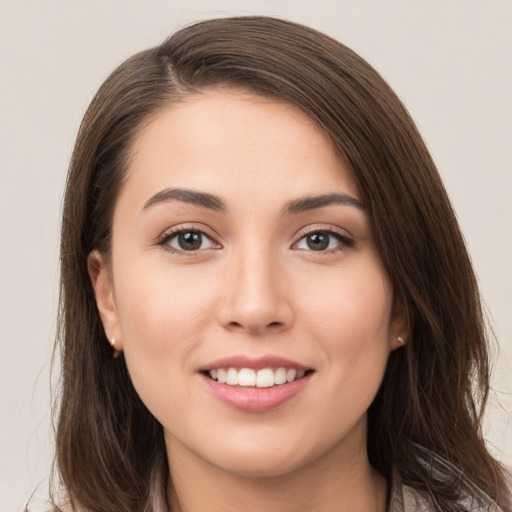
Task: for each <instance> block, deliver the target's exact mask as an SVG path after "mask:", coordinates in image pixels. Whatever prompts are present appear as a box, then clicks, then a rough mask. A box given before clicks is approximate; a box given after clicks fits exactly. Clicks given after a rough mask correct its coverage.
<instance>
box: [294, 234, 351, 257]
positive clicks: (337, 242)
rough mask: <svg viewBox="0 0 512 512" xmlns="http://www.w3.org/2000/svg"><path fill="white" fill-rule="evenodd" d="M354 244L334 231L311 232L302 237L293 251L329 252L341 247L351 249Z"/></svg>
mask: <svg viewBox="0 0 512 512" xmlns="http://www.w3.org/2000/svg"><path fill="white" fill-rule="evenodd" d="M353 245H354V242H353V241H352V240H350V239H349V238H347V237H345V236H343V235H341V234H340V233H336V232H334V231H312V232H311V233H308V234H307V235H305V236H303V237H302V238H301V239H300V240H299V241H298V242H297V243H296V244H295V245H294V248H295V249H302V250H306V251H316V252H320V251H329V250H332V249H336V248H338V247H341V246H347V247H352V246H353Z"/></svg>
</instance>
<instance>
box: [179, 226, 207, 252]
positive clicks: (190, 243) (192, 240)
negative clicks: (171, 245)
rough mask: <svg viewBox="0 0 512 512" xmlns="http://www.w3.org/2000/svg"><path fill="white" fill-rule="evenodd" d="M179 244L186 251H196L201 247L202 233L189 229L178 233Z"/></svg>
mask: <svg viewBox="0 0 512 512" xmlns="http://www.w3.org/2000/svg"><path fill="white" fill-rule="evenodd" d="M178 243H179V246H180V247H181V248H182V249H184V250H185V251H195V250H196V249H199V248H200V247H201V243H202V240H201V233H197V232H194V231H187V232H185V233H180V234H179V235H178Z"/></svg>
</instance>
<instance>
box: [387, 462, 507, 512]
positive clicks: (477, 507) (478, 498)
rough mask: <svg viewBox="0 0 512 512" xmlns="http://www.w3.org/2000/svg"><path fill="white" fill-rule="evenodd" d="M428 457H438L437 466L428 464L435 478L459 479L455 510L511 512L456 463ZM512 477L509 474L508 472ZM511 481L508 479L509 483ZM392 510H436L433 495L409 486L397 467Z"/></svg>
mask: <svg viewBox="0 0 512 512" xmlns="http://www.w3.org/2000/svg"><path fill="white" fill-rule="evenodd" d="M428 455H429V457H428V460H430V461H432V460H435V468H434V464H432V462H429V463H427V462H426V460H427V458H426V459H425V464H426V465H427V466H428V467H429V469H431V470H432V473H433V474H434V475H435V476H436V479H441V480H442V479H446V480H454V481H457V482H458V487H459V493H458V497H457V499H456V500H455V501H453V502H452V503H451V505H452V507H451V509H452V510H453V511H460V512H512V507H511V508H509V506H510V504H509V505H507V506H506V508H505V509H503V508H501V507H500V506H498V504H497V503H496V502H495V501H494V500H493V499H492V498H490V497H489V496H488V495H487V494H486V493H485V492H484V491H482V490H481V489H479V488H478V487H477V486H476V485H474V483H473V482H471V481H470V480H469V479H468V478H467V477H465V476H464V475H463V474H462V472H460V471H459V470H458V469H457V468H456V467H455V466H454V465H453V464H451V463H450V462H448V461H446V460H445V459H443V458H442V457H440V456H438V455H436V454H433V453H430V452H428ZM509 476H510V475H509ZM511 483H512V482H509V486H510V485H511ZM388 511H389V512H435V511H436V508H435V506H434V504H433V501H432V497H431V496H430V495H429V493H428V492H427V491H424V490H420V489H416V488H414V487H411V486H409V485H406V484H405V483H404V482H403V481H402V479H401V476H400V473H399V472H398V471H397V470H396V469H395V470H394V471H393V481H392V486H391V495H390V505H389V509H388Z"/></svg>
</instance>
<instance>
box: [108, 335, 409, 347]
mask: <svg viewBox="0 0 512 512" xmlns="http://www.w3.org/2000/svg"><path fill="white" fill-rule="evenodd" d="M114 341H115V340H114ZM397 341H398V343H400V345H403V344H404V343H405V342H404V339H403V338H402V336H398V338H397Z"/></svg>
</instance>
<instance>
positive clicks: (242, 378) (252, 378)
mask: <svg viewBox="0 0 512 512" xmlns="http://www.w3.org/2000/svg"><path fill="white" fill-rule="evenodd" d="M238 384H239V385H240V386H256V372H255V371H254V370H253V369H251V368H242V369H241V370H240V371H239V372H238Z"/></svg>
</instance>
